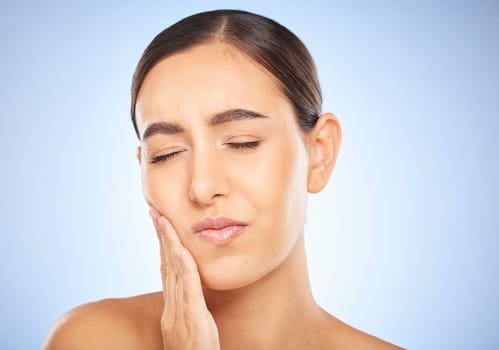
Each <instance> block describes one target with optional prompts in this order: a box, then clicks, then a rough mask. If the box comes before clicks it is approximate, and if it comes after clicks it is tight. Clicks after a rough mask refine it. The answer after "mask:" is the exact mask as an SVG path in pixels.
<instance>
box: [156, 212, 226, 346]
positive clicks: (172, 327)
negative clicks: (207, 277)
mask: <svg viewBox="0 0 499 350" xmlns="http://www.w3.org/2000/svg"><path fill="white" fill-rule="evenodd" d="M150 215H151V217H152V219H153V223H154V227H155V228H156V233H157V235H158V239H159V244H160V254H161V280H162V283H163V299H164V308H163V314H162V317H161V332H162V335H163V346H164V348H165V349H190V350H196V349H206V350H212V349H220V344H219V340H218V329H217V326H216V324H215V321H214V319H213V317H212V315H211V314H210V312H209V310H208V308H207V306H206V302H205V299H204V295H203V290H202V287H201V279H200V277H199V272H198V269H197V265H196V262H195V261H194V258H193V257H192V255H191V254H190V252H189V251H188V250H187V249H186V248H185V247H184V246H183V245H182V243H181V242H180V239H179V237H178V235H177V232H176V231H175V229H174V228H173V226H172V225H171V223H170V222H169V221H168V219H166V218H165V217H164V216H162V215H161V214H160V213H159V212H158V211H157V210H156V209H155V208H153V207H151V210H150Z"/></svg>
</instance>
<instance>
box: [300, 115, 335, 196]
mask: <svg viewBox="0 0 499 350" xmlns="http://www.w3.org/2000/svg"><path fill="white" fill-rule="evenodd" d="M340 144H341V126H340V123H339V121H338V119H337V118H336V117H335V116H334V115H333V114H331V113H326V114H323V115H321V117H320V118H319V120H318V121H317V124H316V125H315V127H314V129H313V130H312V131H310V133H309V135H308V145H309V157H310V162H309V173H308V191H309V192H311V193H316V192H319V191H321V190H322V189H323V188H324V187H325V186H326V184H327V182H328V180H329V176H330V175H331V172H332V170H333V168H334V165H335V163H336V159H337V157H338V152H339V149H340Z"/></svg>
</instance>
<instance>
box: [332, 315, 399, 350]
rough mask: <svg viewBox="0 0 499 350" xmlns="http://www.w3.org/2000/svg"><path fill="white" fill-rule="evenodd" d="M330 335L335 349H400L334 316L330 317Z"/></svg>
mask: <svg viewBox="0 0 499 350" xmlns="http://www.w3.org/2000/svg"><path fill="white" fill-rule="evenodd" d="M329 329H330V331H331V332H330V336H331V337H332V338H334V341H333V343H334V345H335V346H334V348H337V349H352V350H353V349H355V350H361V349H366V350H367V349H369V350H400V349H403V348H401V347H399V346H397V345H394V344H392V343H389V342H387V341H385V340H382V339H380V338H377V337H375V336H372V335H370V334H367V333H365V332H362V331H360V330H358V329H356V328H354V327H352V326H350V325H348V324H346V323H344V322H342V321H340V320H338V319H337V318H335V317H332V316H331V318H330V327H329Z"/></svg>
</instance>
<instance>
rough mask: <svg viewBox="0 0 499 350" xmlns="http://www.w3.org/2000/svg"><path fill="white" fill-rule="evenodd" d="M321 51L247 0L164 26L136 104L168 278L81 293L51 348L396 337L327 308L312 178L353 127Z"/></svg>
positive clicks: (143, 64) (337, 343) (149, 54)
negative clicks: (246, 5) (307, 224)
mask: <svg viewBox="0 0 499 350" xmlns="http://www.w3.org/2000/svg"><path fill="white" fill-rule="evenodd" d="M321 102H322V98H321V92H320V87H319V82H318V80H317V74H316V71H315V66H314V63H313V60H312V58H311V57H310V54H309V53H308V51H307V50H306V48H305V47H304V45H303V44H302V43H301V42H300V40H299V39H298V38H297V37H296V36H295V35H293V34H292V33H291V32H289V30H287V29H286V28H284V27H282V26H281V25H279V24H278V23H276V22H274V21H272V20H270V19H267V18H264V17H261V16H257V15H254V14H250V13H247V12H242V11H212V12H206V13H201V14H197V15H194V16H191V17H188V18H186V19H184V20H182V21H180V22H178V23H176V24H175V25H173V26H171V27H169V28H167V29H166V30H165V31H163V32H162V33H160V34H159V35H158V36H157V37H156V38H155V39H154V40H153V41H152V42H151V44H150V45H149V46H148V47H147V49H146V50H145V52H144V54H143V56H142V58H141V60H140V62H139V64H138V66H137V69H136V72H135V75H134V78H133V85H132V104H131V114H132V121H133V124H134V127H135V131H136V133H137V136H138V138H139V140H140V146H139V147H138V152H137V157H138V160H139V164H140V166H141V171H142V182H143V192H144V197H145V199H146V201H147V203H148V205H149V206H150V208H151V209H150V214H151V217H152V220H153V223H154V226H155V228H156V232H157V235H158V238H159V242H160V254H161V261H162V263H161V272H162V281H163V291H162V292H159V293H153V294H148V295H141V296H136V297H132V298H127V299H113V300H103V301H99V302H96V303H91V304H87V305H83V306H80V307H78V308H76V309H74V310H72V311H70V312H69V313H68V314H66V315H65V316H64V317H63V318H62V319H61V320H60V321H59V322H58V324H57V325H56V326H55V327H54V330H53V331H52V332H51V334H50V335H49V338H48V340H47V343H46V349H114V348H116V349H206V350H209V349H276V348H283V349H361V348H366V349H367V348H369V349H385V348H386V349H390V348H397V347H395V346H393V345H391V344H389V343H386V342H384V341H382V340H380V339H378V338H375V337H372V336H370V335H367V334H365V333H363V332H361V331H358V330H356V329H354V328H352V327H350V326H348V325H346V324H344V323H342V322H341V321H339V320H338V319H336V318H334V317H333V316H331V315H330V314H328V313H327V312H326V311H324V310H323V309H321V308H320V307H319V306H318V305H317V304H316V302H315V300H314V298H313V296H312V293H311V290H310V284H309V279H308V273H307V267H306V259H305V249H304V219H305V212H306V199H307V193H308V192H318V191H320V190H321V189H323V188H324V186H325V185H326V183H327V181H328V179H329V176H330V174H331V171H332V169H333V167H334V164H335V161H336V158H337V155H338V150H339V146H340V141H341V129H340V126H339V123H338V121H337V119H336V118H335V116H333V115H332V114H330V113H325V114H322V113H321Z"/></svg>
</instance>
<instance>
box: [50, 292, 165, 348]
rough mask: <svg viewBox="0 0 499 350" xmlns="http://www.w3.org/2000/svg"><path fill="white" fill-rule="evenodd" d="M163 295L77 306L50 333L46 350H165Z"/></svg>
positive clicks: (149, 295)
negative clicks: (163, 337) (161, 323)
mask: <svg viewBox="0 0 499 350" xmlns="http://www.w3.org/2000/svg"><path fill="white" fill-rule="evenodd" d="M162 308H163V298H162V295H161V293H151V294H143V295H138V296H134V297H130V298H121V299H104V300H100V301H97V302H92V303H88V304H84V305H81V306H78V307H77V308H75V309H72V310H70V311H69V312H67V313H66V314H65V315H63V316H62V317H61V318H60V319H59V320H58V321H57V322H56V324H55V325H54V327H53V329H52V330H51V331H50V333H49V335H48V337H47V340H46V342H45V345H44V347H43V349H44V350H59V349H74V350H87V349H95V350H99V349H108V350H112V349H120V350H128V349H130V350H132V349H162V340H161V331H160V319H161V313H162Z"/></svg>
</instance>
